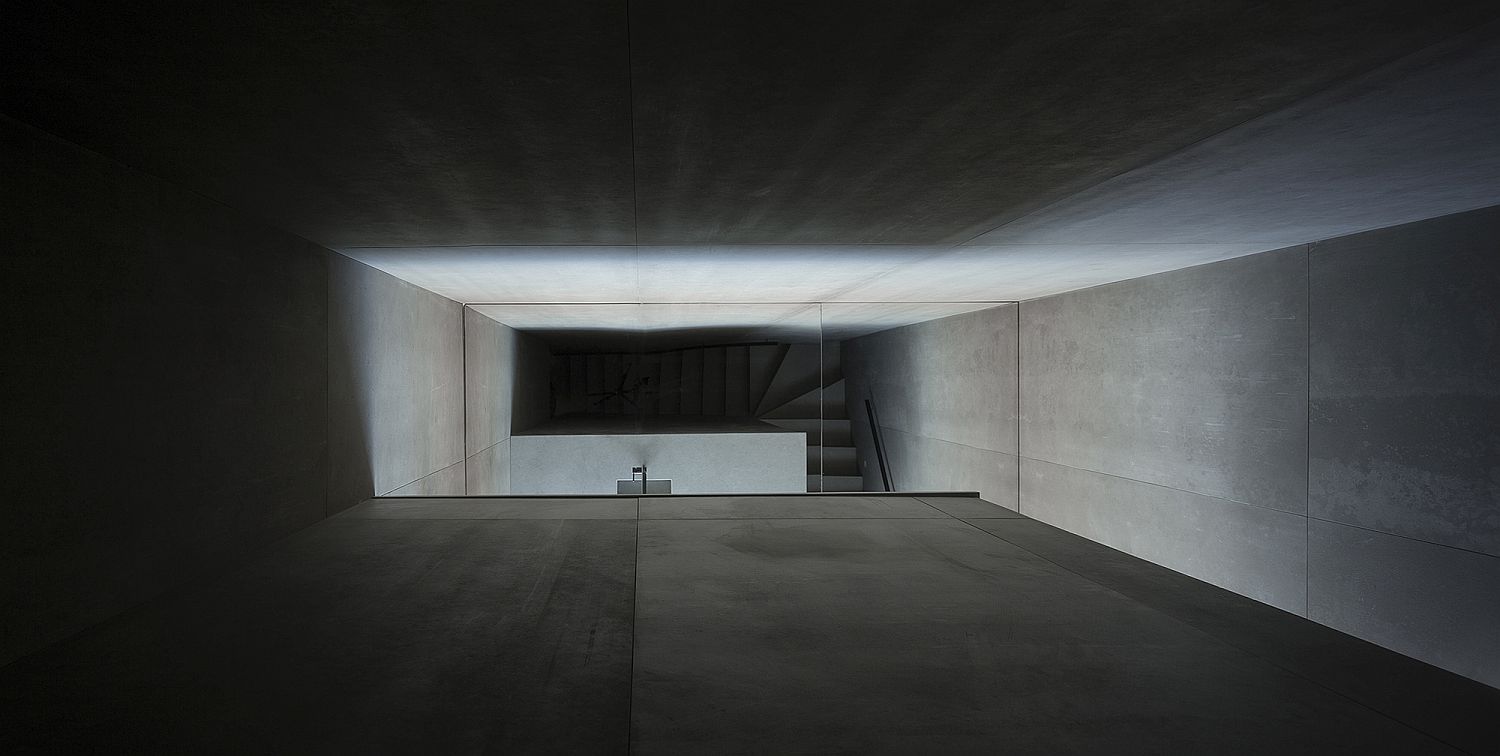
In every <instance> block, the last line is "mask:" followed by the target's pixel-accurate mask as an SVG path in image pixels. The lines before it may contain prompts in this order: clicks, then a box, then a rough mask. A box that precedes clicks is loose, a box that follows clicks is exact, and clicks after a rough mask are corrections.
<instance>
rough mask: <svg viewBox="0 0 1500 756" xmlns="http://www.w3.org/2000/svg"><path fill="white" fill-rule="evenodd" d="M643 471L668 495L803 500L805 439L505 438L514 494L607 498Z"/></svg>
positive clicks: (793, 435)
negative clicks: (667, 485)
mask: <svg viewBox="0 0 1500 756" xmlns="http://www.w3.org/2000/svg"><path fill="white" fill-rule="evenodd" d="M642 464H644V465H646V467H647V468H648V469H647V473H648V474H649V475H650V477H651V478H652V479H655V480H670V481H672V493H680V494H697V493H805V492H806V491H807V438H806V436H805V434H802V433H797V432H787V431H768V432H755V433H659V434H653V433H642V434H606V435H556V436H553V435H522V436H513V437H512V438H511V439H510V487H511V491H512V492H513V493H515V494H519V495H529V494H611V493H614V492H615V490H616V485H615V483H616V481H619V480H628V479H629V478H630V470H631V468H632V467H635V466H637V465H642Z"/></svg>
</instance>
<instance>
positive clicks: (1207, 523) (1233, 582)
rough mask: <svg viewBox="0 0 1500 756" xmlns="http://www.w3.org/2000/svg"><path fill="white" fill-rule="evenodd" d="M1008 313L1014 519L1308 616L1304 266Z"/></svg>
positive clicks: (1227, 272) (1185, 277) (1194, 277)
mask: <svg viewBox="0 0 1500 756" xmlns="http://www.w3.org/2000/svg"><path fill="white" fill-rule="evenodd" d="M1020 308H1021V332H1020V333H1021V347H1020V351H1021V458H1022V459H1021V511H1022V512H1024V513H1025V514H1027V515H1029V516H1032V517H1035V518H1036V519H1039V520H1042V521H1045V522H1049V523H1052V524H1054V525H1057V526H1059V527H1062V528H1065V529H1067V530H1070V531H1072V532H1074V533H1078V534H1079V535H1082V536H1085V537H1088V538H1091V539H1093V540H1096V541H1099V542H1101V543H1104V544H1107V545H1109V546H1113V547H1115V548H1118V549H1120V550H1122V551H1126V552H1129V553H1132V554H1135V555H1137V556H1141V557H1144V558H1147V559H1150V560H1152V561H1154V562H1158V563H1160V564H1162V565H1164V566H1167V567H1171V568H1173V569H1176V570H1180V571H1182V572H1185V573H1187V574H1190V575H1193V576H1194V577H1198V578H1201V579H1203V580H1207V581H1208V582H1211V583H1214V584H1216V585H1220V586H1223V587H1225V588H1228V589H1230V590H1232V591H1236V592H1238V593H1242V594H1245V595H1247V596H1251V597H1253V598H1256V599H1259V600H1261V601H1265V602H1266V603H1269V604H1272V605H1274V606H1278V607H1281V608H1282V609H1286V610H1288V611H1291V612H1296V613H1299V614H1302V613H1305V612H1306V611H1307V585H1306V563H1307V554H1306V512H1307V253H1306V248H1305V247H1299V248H1294V249H1288V250H1282V251H1278V252H1270V253H1266V254H1261V255H1253V256H1250V257H1243V258H1239V259H1235V260H1229V261H1226V262H1223V263H1216V264H1213V265H1205V266H1200V267H1197V268H1189V269H1186V270H1181V271H1176V272H1172V273H1164V274H1161V275H1156V276H1150V277H1147V278H1141V279H1136V280H1133V281H1126V282H1122V283H1118V284H1110V285H1107V286H1100V287H1097V288H1093V289H1086V290H1083V291H1077V292H1071V293H1068V294H1062V295H1059V296H1055V297H1048V298H1046V299H1040V300H1034V301H1029V302H1023V303H1022V304H1021V306H1020Z"/></svg>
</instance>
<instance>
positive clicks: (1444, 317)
mask: <svg viewBox="0 0 1500 756" xmlns="http://www.w3.org/2000/svg"><path fill="white" fill-rule="evenodd" d="M1310 270H1311V280H1312V292H1313V299H1312V313H1311V315H1312V321H1311V322H1312V329H1311V342H1312V362H1311V397H1312V405H1311V407H1312V416H1311V417H1312V420H1311V436H1310V439H1311V449H1310V454H1311V469H1310V475H1311V491H1310V493H1311V495H1310V498H1309V508H1310V511H1311V514H1312V516H1314V517H1318V518H1321V519H1325V520H1333V521H1336V522H1342V523H1347V524H1350V525H1356V526H1359V527H1362V528H1369V529H1372V530H1378V531H1382V532H1386V533H1392V534H1395V535H1400V536H1406V537H1408V538H1416V539H1420V540H1424V541H1432V542H1434V543H1441V544H1446V545H1449V546H1456V547H1459V548H1465V549H1471V550H1474V551H1481V552H1484V553H1488V554H1492V555H1500V309H1497V306H1496V301H1497V297H1500V209H1495V208H1491V209H1489V210H1483V211H1479V212H1474V213H1465V214H1463V215H1458V216H1451V217H1448V218H1442V219H1438V220H1434V221H1429V222H1426V223H1418V224H1413V225H1410V226H1403V227H1399V228H1394V229H1385V230H1380V231H1372V232H1370V233H1365V234H1358V235H1355V236H1349V237H1344V238H1341V239H1334V240H1331V241H1327V242H1319V243H1318V244H1316V245H1314V247H1313V250H1312V254H1311V268H1310ZM1497 630H1500V628H1497Z"/></svg>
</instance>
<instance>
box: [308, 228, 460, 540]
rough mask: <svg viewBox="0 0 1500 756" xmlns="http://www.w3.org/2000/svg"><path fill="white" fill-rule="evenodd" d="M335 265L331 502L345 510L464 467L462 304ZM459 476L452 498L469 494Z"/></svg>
mask: <svg viewBox="0 0 1500 756" xmlns="http://www.w3.org/2000/svg"><path fill="white" fill-rule="evenodd" d="M331 259H332V260H333V262H332V263H331V264H330V267H329V287H328V301H329V304H328V306H329V335H328V349H329V351H328V358H329V381H330V384H329V414H330V423H331V426H330V427H331V444H332V445H331V449H330V451H331V464H332V472H331V478H330V482H329V499H330V509H331V510H333V511H338V510H341V509H343V508H346V507H348V506H351V505H353V504H356V503H358V502H359V501H362V500H363V499H365V498H368V497H369V496H372V495H374V496H379V495H384V494H387V493H390V492H392V491H395V490H397V489H399V488H402V487H403V486H406V485H408V484H410V483H413V482H415V481H418V480H421V479H422V478H425V477H427V476H428V475H429V474H431V473H433V472H436V471H438V470H442V469H444V468H447V467H451V466H452V465H454V464H456V463H459V462H462V461H463V457H464V449H463V445H464V437H463V424H464V418H463V413H464V407H463V378H464V377H463V331H462V325H461V323H462V320H461V318H462V313H461V309H462V308H461V307H460V306H459V304H458V303H457V302H453V301H451V300H448V299H444V298H442V297H439V296H438V295H436V294H433V293H431V292H428V291H425V290H423V289H419V288H417V287H415V286H412V285H411V284H408V283H406V282H404V281H401V280H398V279H396V278H393V277H392V276H390V275H389V274H386V273H383V272H381V271H378V270H375V269H374V268H371V267H369V266H367V265H365V264H364V263H360V262H356V261H354V260H351V259H349V258H347V257H343V256H341V255H334V256H333V257H332V258H331ZM456 479H457V481H458V485H457V487H456V488H455V489H453V490H448V491H444V492H442V493H446V494H462V493H463V485H462V482H463V477H462V476H458V477H457V478H456ZM445 480H447V479H445Z"/></svg>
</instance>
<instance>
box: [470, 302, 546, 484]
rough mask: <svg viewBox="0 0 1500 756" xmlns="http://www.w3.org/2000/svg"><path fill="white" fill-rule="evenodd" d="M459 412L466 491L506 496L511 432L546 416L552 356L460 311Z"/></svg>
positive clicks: (542, 346)
mask: <svg viewBox="0 0 1500 756" xmlns="http://www.w3.org/2000/svg"><path fill="white" fill-rule="evenodd" d="M463 318H464V375H465V389H464V413H465V418H466V419H465V441H464V447H465V457H464V460H465V470H464V472H465V475H466V477H467V482H466V490H467V492H468V493H469V494H471V495H483V494H508V493H510V492H511V478H510V465H511V445H510V437H511V434H512V433H514V432H517V431H523V430H526V429H528V428H531V427H534V426H536V425H539V424H541V423H542V422H544V421H546V420H547V419H548V418H550V417H551V416H552V413H551V402H552V391H551V386H550V380H551V368H552V354H551V351H550V350H548V348H547V345H546V343H545V342H543V341H542V340H541V339H538V338H536V337H535V336H530V335H527V334H523V333H521V332H520V331H517V330H515V329H514V328H511V327H509V326H506V325H503V324H501V323H499V322H497V321H495V320H492V319H490V318H488V317H486V316H484V315H482V314H480V313H479V312H477V311H475V310H472V309H468V308H465V309H464V313H463Z"/></svg>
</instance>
